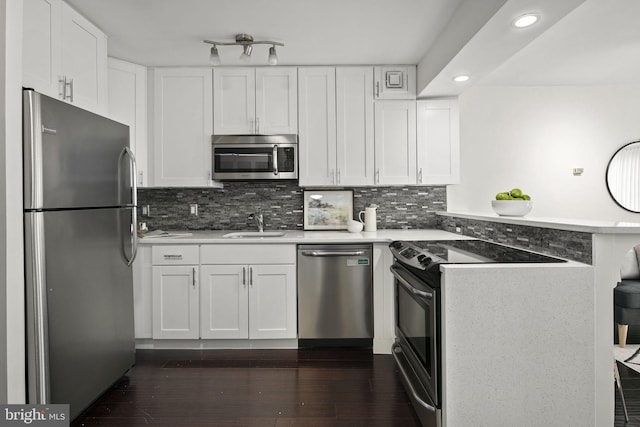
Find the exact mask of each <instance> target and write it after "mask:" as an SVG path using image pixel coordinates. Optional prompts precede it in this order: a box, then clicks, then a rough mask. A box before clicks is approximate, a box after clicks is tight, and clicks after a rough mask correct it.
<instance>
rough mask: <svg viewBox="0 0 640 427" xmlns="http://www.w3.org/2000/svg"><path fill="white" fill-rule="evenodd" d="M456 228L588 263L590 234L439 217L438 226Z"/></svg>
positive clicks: (589, 257) (480, 237)
mask: <svg viewBox="0 0 640 427" xmlns="http://www.w3.org/2000/svg"><path fill="white" fill-rule="evenodd" d="M457 227H459V228H460V231H461V233H462V234H464V235H466V236H470V237H475V238H477V239H483V240H489V241H492V242H497V243H503V244H505V245H510V246H515V247H519V248H523V249H529V250H532V251H535V252H541V253H544V254H548V255H552V256H557V257H560V258H567V259H571V260H574V261H578V262H583V263H585V264H591V263H592V235H591V233H583V232H579V231H567V230H554V229H550V228H540V227H530V226H525V225H514V224H503V223H499V222H491V221H480V220H473V219H467V218H451V217H441V224H440V227H439V228H441V229H443V230H445V231H450V232H452V233H455V232H456V228H457Z"/></svg>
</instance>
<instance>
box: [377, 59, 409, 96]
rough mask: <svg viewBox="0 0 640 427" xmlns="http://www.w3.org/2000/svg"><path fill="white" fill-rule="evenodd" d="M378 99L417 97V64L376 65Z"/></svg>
mask: <svg viewBox="0 0 640 427" xmlns="http://www.w3.org/2000/svg"><path fill="white" fill-rule="evenodd" d="M375 97H376V99H416V67H415V65H400V66H399V65H386V66H379V67H375Z"/></svg>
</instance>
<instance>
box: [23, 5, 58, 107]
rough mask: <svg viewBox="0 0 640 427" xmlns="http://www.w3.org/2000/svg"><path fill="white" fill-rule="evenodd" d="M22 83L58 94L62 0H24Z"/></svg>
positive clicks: (51, 93)
mask: <svg viewBox="0 0 640 427" xmlns="http://www.w3.org/2000/svg"><path fill="white" fill-rule="evenodd" d="M23 13H24V23H23V28H22V31H23V37H22V43H23V46H22V62H23V72H22V77H23V79H22V85H23V86H24V87H28V88H33V89H35V90H37V91H38V92H41V93H44V94H46V95H49V96H52V97H55V98H58V92H59V89H61V88H62V87H61V86H60V87H59V86H58V78H59V77H60V76H61V75H62V1H61V0H24V2H23Z"/></svg>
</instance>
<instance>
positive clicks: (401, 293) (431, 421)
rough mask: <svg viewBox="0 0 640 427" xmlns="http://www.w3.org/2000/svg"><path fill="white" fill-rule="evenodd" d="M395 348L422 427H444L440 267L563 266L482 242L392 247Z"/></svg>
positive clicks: (547, 258)
mask: <svg viewBox="0 0 640 427" xmlns="http://www.w3.org/2000/svg"><path fill="white" fill-rule="evenodd" d="M389 248H390V249H391V252H392V253H393V256H394V264H393V265H392V266H391V272H392V273H393V275H394V277H395V285H394V287H395V312H396V315H395V322H396V324H395V329H396V331H395V332H396V342H395V343H394V345H393V348H392V354H393V356H394V358H395V360H396V365H397V367H398V369H399V371H400V374H401V379H402V382H403V384H404V386H405V389H406V391H407V393H408V394H409V397H410V398H411V401H412V403H413V407H414V409H415V411H416V413H417V415H418V418H420V421H421V423H422V425H423V426H429V427H431V426H440V425H441V422H442V414H441V408H442V401H441V399H442V352H441V330H442V328H441V326H442V325H441V292H440V290H441V286H442V283H441V271H440V265H442V264H484V263H556V262H565V261H564V260H561V259H558V258H553V257H550V256H546V255H541V254H537V253H533V252H528V251H524V250H520V249H516V248H512V247H509V246H504V245H500V244H497V243H491V242H486V241H483V240H475V239H473V240H439V241H416V242H406V241H395V242H393V243H391V244H390V245H389Z"/></svg>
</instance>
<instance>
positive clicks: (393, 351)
mask: <svg viewBox="0 0 640 427" xmlns="http://www.w3.org/2000/svg"><path fill="white" fill-rule="evenodd" d="M397 353H402V348H400V346H399V345H398V343H393V346H391V354H393V358H394V359H395V361H396V366H397V367H398V369H399V370H400V375H402V376H403V377H404V380H405V381H404V382H405V384H407V386H408V387H409V391H410V392H411V395H412V396H413V398H414V399H415V401H416V402H417V403H418V404H419V405H420V406H422V407H423V408H425V409H426V410H427V411H431V412H435V411H436V408H435V407H434V406H431V405H429V404H428V403H427V402H425V401H424V400H422V398H421V397H420V396H419V395H418V393H417V392H416V389H415V388H413V384H412V383H411V378H410V377H409V375H408V374H407V371H405V369H404V367H403V366H402V362H401V361H400V359H399V358H398V354H397Z"/></svg>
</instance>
